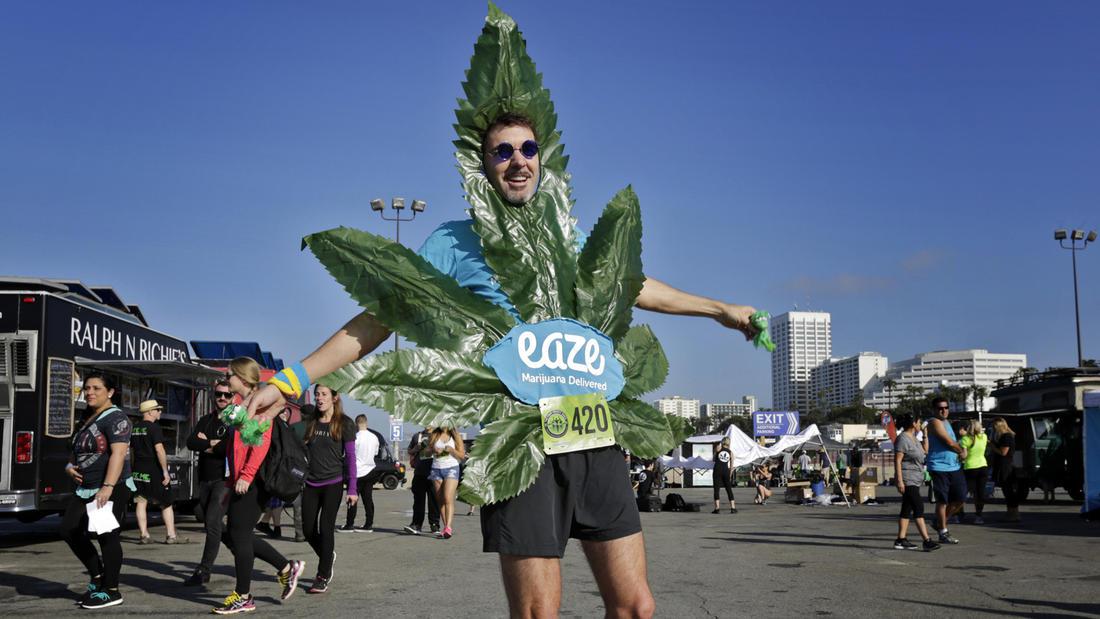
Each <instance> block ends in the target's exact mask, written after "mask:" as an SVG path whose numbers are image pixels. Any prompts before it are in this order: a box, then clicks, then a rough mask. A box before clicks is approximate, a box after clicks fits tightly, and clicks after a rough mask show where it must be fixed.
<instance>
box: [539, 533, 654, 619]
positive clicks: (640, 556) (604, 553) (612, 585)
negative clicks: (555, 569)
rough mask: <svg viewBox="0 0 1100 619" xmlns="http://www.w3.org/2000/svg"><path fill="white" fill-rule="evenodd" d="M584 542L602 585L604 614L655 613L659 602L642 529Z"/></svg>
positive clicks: (607, 615)
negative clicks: (652, 589) (651, 582)
mask: <svg viewBox="0 0 1100 619" xmlns="http://www.w3.org/2000/svg"><path fill="white" fill-rule="evenodd" d="M581 546H583V547H584V554H585V556H586V557H588V564H589V565H590V566H592V573H593V574H594V575H595V576H596V584H597V585H599V587H600V595H601V596H603V603H604V608H605V609H606V610H605V611H604V616H605V617H623V618H626V617H643V618H646V619H648V618H649V617H652V616H653V612H654V610H655V609H656V603H655V602H654V601H653V593H651V592H650V590H649V578H648V576H647V574H646V564H645V540H644V539H643V538H642V534H641V533H635V534H634V535H629V536H627V537H620V538H619V539H613V540H610V541H606V542H596V541H583V542H581ZM559 580H560V576H559ZM558 588H559V589H560V588H561V587H560V585H559V587H558Z"/></svg>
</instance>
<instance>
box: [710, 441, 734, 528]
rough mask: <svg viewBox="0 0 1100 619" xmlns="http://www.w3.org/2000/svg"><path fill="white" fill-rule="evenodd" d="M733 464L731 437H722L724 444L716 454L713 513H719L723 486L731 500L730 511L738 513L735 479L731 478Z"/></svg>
mask: <svg viewBox="0 0 1100 619" xmlns="http://www.w3.org/2000/svg"><path fill="white" fill-rule="evenodd" d="M732 465H733V452H732V451H730V439H729V437H726V438H724V439H722V444H721V445H720V446H719V447H718V451H716V452H715V454H714V511H712V512H711V513H712V514H717V513H718V512H719V511H720V505H719V501H718V497H719V493H718V491H719V490H721V489H722V488H725V489H726V498H727V499H729V502H730V513H731V514H736V513H737V502H736V501H734V500H733V481H732V480H731V479H730V477H731V475H730V474H731V472H732V471H731V470H730V467H731V466H732Z"/></svg>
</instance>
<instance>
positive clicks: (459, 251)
mask: <svg viewBox="0 0 1100 619" xmlns="http://www.w3.org/2000/svg"><path fill="white" fill-rule="evenodd" d="M574 234H575V238H576V239H577V251H578V252H580V250H581V248H582V247H584V242H585V241H587V240H588V235H586V234H585V233H584V232H582V231H581V230H580V229H574ZM417 253H419V254H420V257H421V258H423V259H425V260H427V261H428V262H429V263H431V265H432V266H434V267H435V268H437V269H439V270H440V271H442V272H443V273H444V274H446V275H450V276H451V277H453V278H455V280H456V281H457V282H458V285H459V286H462V287H463V288H467V289H469V290H470V291H471V292H473V293H474V294H476V295H477V296H479V297H481V298H483V299H485V300H486V301H489V302H490V303H494V304H496V305H499V306H500V307H503V308H504V309H506V310H508V313H509V314H511V315H512V316H513V317H514V318H515V319H516V322H522V320H521V319H520V316H519V312H518V311H516V306H515V305H513V304H512V302H511V301H510V300H509V299H508V295H506V294H505V293H504V291H503V290H501V288H500V283H499V282H498V281H497V278H496V274H494V273H493V270H492V269H491V268H489V265H487V264H485V256H483V255H482V253H481V237H479V236H478V235H477V233H476V232H474V222H473V220H472V219H466V220H463V221H448V222H447V223H445V224H443V225H441V226H439V227H438V228H436V229H435V231H434V232H432V233H431V235H430V236H428V238H427V239H425V240H424V244H423V245H421V246H420V250H419V251H418V252H417Z"/></svg>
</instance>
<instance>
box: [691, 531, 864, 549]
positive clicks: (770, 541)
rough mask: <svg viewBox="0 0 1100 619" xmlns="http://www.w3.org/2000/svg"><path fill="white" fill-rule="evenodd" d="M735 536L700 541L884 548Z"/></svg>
mask: <svg viewBox="0 0 1100 619" xmlns="http://www.w3.org/2000/svg"><path fill="white" fill-rule="evenodd" d="M733 535H734V537H702V538H700V539H712V540H717V541H720V542H736V543H739V544H779V545H783V546H823V547H825V548H862V549H864V550H882V549H883V546H882V545H881V544H879V545H876V546H867V545H864V544H852V543H843V544H826V543H823V542H810V541H796V540H788V539H773V538H770V537H761V538H758V539H752V538H749V539H745V538H740V537H737V536H739V535H743V534H742V533H733ZM844 539H848V538H844ZM856 539H860V538H856ZM862 539H867V538H862Z"/></svg>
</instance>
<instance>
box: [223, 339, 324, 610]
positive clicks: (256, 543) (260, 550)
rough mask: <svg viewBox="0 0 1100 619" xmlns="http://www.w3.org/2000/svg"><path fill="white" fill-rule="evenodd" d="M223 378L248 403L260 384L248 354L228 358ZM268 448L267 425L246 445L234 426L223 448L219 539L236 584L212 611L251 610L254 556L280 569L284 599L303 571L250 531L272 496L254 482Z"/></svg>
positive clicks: (301, 565) (298, 563)
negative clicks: (224, 493)
mask: <svg viewBox="0 0 1100 619" xmlns="http://www.w3.org/2000/svg"><path fill="white" fill-rule="evenodd" d="M226 379H227V380H228V381H229V388H230V389H232V390H233V391H234V392H235V393H236V394H237V395H239V396H240V397H241V398H242V405H244V406H248V403H249V401H250V400H251V399H252V396H253V394H255V393H256V388H257V387H258V386H259V384H260V366H259V364H258V363H256V362H255V361H254V360H252V359H250V358H248V357H237V358H236V359H234V360H232V361H230V362H229V371H228V372H226ZM270 447H271V428H270V427H269V428H268V429H267V431H266V432H264V434H263V440H262V441H261V443H260V444H259V445H256V446H251V445H246V444H245V443H244V441H242V440H241V436H240V429H239V428H236V429H234V430H233V433H232V435H231V436H230V438H229V448H228V450H227V451H226V457H227V461H228V463H229V477H228V479H227V480H226V482H225V483H226V485H227V486H228V487H229V488H228V489H229V491H228V500H229V506H228V508H227V509H226V515H227V516H228V517H229V522H228V526H226V529H225V532H224V533H223V535H222V540H223V541H224V542H225V543H226V545H227V546H229V547H230V548H232V549H233V555H234V567H235V568H236V574H237V586H236V589H235V590H234V591H233V593H231V594H229V596H228V597H226V598H225V601H224V602H223V603H222V605H221V606H218V607H216V608H214V613H215V614H218V615H232V614H236V613H243V612H250V611H253V610H255V609H256V605H255V602H254V601H253V598H252V591H251V589H252V567H253V564H254V563H255V558H256V557H259V558H261V559H263V560H264V561H265V562H267V563H269V564H271V566H272V567H274V568H275V569H277V570H279V573H278V577H279V584H280V585H282V587H283V592H282V599H284V600H285V599H287V598H289V597H290V596H291V595H293V594H294V589H295V588H296V587H297V586H298V577H299V576H301V575H302V572H303V570H305V562H304V561H288V560H287V558H286V557H284V556H283V555H282V553H280V552H279V551H278V550H275V548H273V547H272V546H271V544H268V543H267V541H265V540H263V539H261V538H258V537H256V534H255V530H254V529H255V527H256V524H257V523H258V522H259V521H260V514H261V513H263V510H264V506H265V505H267V503H268V501H269V500H270V499H271V497H270V496H268V494H267V493H266V492H264V490H263V488H262V487H260V486H262V484H260V483H253V482H254V481H255V477H256V472H257V471H259V469H260V465H261V464H263V461H264V457H265V456H267V450H268V449H269V448H270Z"/></svg>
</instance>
